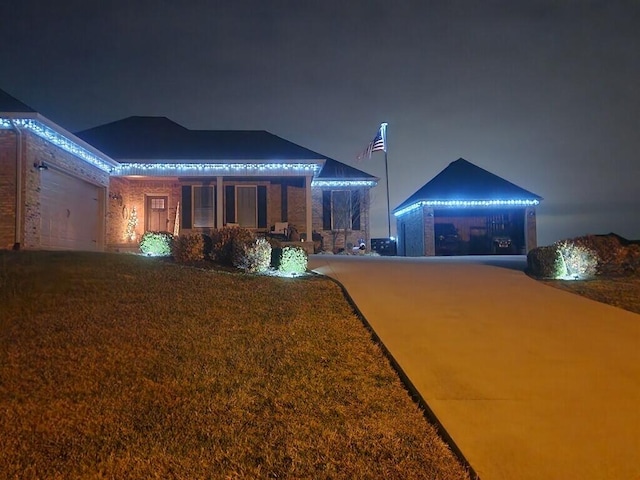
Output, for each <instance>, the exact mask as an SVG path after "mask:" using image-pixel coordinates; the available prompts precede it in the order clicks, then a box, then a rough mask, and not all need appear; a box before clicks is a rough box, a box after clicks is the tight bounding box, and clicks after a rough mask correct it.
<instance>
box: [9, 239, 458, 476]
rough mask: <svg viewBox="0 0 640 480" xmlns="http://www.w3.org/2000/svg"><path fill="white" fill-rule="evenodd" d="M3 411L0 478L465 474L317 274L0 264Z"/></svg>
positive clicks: (68, 262)
mask: <svg viewBox="0 0 640 480" xmlns="http://www.w3.org/2000/svg"><path fill="white" fill-rule="evenodd" d="M0 412H1V414H0V445H1V446H2V448H0V478H21V479H36V478H38V479H41V478H60V479H63V478H64V479H67V478H127V479H149V478H158V479H167V478H178V479H187V478H189V479H197V478H251V479H253V478H314V479H316V478H319V479H322V478H345V479H353V478H371V479H394V478H396V479H420V478H430V479H464V478H468V475H467V473H466V472H465V471H464V469H463V468H462V467H461V465H460V464H459V463H458V462H457V460H456V459H455V457H454V456H453V454H452V453H451V451H450V450H449V449H448V447H447V446H446V445H445V444H444V443H443V442H442V441H441V440H440V438H439V437H438V436H437V434H436V432H435V428H434V427H432V426H431V425H429V424H428V423H427V421H426V420H425V418H424V416H423V415H422V413H421V411H420V410H419V409H418V407H417V406H416V404H415V403H414V402H413V401H412V400H411V398H410V397H409V395H408V393H407V392H406V391H405V390H404V388H403V386H402V384H401V383H400V380H399V379H398V377H397V375H396V373H395V372H394V371H393V369H392V368H391V367H390V365H389V363H388V362H387V360H386V359H385V357H384V356H383V354H382V353H381V351H380V349H379V348H378V346H377V345H375V344H374V343H373V341H372V340H371V337H370V335H369V333H368V332H367V330H366V329H365V328H364V327H363V326H362V324H361V323H360V321H359V320H358V318H357V317H356V316H355V315H354V313H353V311H352V310H351V308H350V307H349V305H348V303H347V302H346V300H345V299H344V298H343V296H342V294H341V291H340V289H339V288H338V287H337V286H336V285H335V284H334V283H332V282H331V281H329V280H327V279H324V278H321V277H307V278H303V279H284V278H273V277H256V276H249V275H242V274H237V273H228V272H220V271H215V270H199V269H195V268H190V267H182V266H179V265H175V264H172V263H169V262H166V261H162V260H158V259H152V258H144V257H139V256H133V255H122V254H121V255H116V254H89V253H66V252H58V253H56V252H6V251H5V252H0Z"/></svg>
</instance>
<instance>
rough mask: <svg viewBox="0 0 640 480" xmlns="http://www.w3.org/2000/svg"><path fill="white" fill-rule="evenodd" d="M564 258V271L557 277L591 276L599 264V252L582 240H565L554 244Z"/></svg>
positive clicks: (576, 277)
mask: <svg viewBox="0 0 640 480" xmlns="http://www.w3.org/2000/svg"><path fill="white" fill-rule="evenodd" d="M554 247H556V248H557V250H558V254H559V255H560V258H561V260H562V269H563V272H558V273H559V274H558V275H557V276H556V278H575V279H578V278H591V277H593V276H595V274H596V268H597V266H598V255H597V253H596V252H595V251H594V250H592V249H590V248H589V247H587V246H586V245H584V244H581V243H580V242H576V241H573V240H563V241H561V242H557V243H555V244H554Z"/></svg>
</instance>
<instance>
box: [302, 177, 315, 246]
mask: <svg viewBox="0 0 640 480" xmlns="http://www.w3.org/2000/svg"><path fill="white" fill-rule="evenodd" d="M312 178H313V177H311V176H309V175H307V176H306V177H305V182H304V192H305V196H306V207H307V209H306V210H307V212H306V213H307V215H306V219H307V225H306V231H307V242H313V216H312V215H313V214H312V212H313V208H312V207H313V205H312V203H311V202H312V198H311V179H312Z"/></svg>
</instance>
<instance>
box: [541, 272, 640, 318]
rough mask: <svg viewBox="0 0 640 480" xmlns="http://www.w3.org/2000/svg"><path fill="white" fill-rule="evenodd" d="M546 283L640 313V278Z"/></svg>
mask: <svg viewBox="0 0 640 480" xmlns="http://www.w3.org/2000/svg"><path fill="white" fill-rule="evenodd" d="M544 283H546V284H548V285H551V286H553V287H556V288H560V289H562V290H566V291H569V292H572V293H576V294H578V295H582V296H583V297H587V298H590V299H592V300H596V301H598V302H602V303H606V304H609V305H613V306H614V307H619V308H623V309H625V310H629V311H630V312H635V313H640V276H638V275H635V276H620V277H610V278H605V277H596V278H595V279H592V280H577V281H565V280H544Z"/></svg>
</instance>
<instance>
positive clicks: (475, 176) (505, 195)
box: [394, 158, 542, 211]
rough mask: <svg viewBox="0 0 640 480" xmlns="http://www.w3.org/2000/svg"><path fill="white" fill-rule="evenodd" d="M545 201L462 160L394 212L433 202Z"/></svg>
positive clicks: (449, 167) (452, 164) (441, 173)
mask: <svg viewBox="0 0 640 480" xmlns="http://www.w3.org/2000/svg"><path fill="white" fill-rule="evenodd" d="M511 199H518V200H542V197H540V196H539V195H536V194H535V193H531V192H529V191H528V190H525V189H524V188H521V187H519V186H517V185H514V184H513V183H511V182H509V181H507V180H505V179H504V178H501V177H499V176H497V175H494V174H493V173H491V172H488V171H487V170H485V169H483V168H480V167H478V166H477V165H474V164H473V163H471V162H468V161H467V160H465V159H464V158H459V159H458V160H456V161H455V162H451V163H450V164H449V166H447V168H445V169H444V170H442V171H441V172H440V173H439V174H438V175H436V176H435V177H433V179H431V180H430V181H429V182H427V183H426V184H425V185H424V186H423V187H422V188H420V189H419V190H418V191H417V192H416V193H414V194H413V195H411V196H410V197H409V198H408V199H407V200H405V201H404V202H402V203H401V204H400V205H399V206H398V207H397V208H396V209H395V210H394V211H398V210H401V209H403V208H405V207H408V206H409V205H413V204H414V203H416V202H419V201H423V200H424V201H434V200H442V201H447V200H511Z"/></svg>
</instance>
